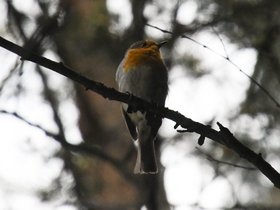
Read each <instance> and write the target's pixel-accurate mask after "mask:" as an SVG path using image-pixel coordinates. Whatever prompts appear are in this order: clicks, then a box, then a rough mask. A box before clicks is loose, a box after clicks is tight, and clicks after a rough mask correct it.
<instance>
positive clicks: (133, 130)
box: [122, 108, 138, 140]
mask: <svg viewBox="0 0 280 210" xmlns="http://www.w3.org/2000/svg"><path fill="white" fill-rule="evenodd" d="M122 113H123V116H124V119H125V122H126V125H127V127H128V130H129V132H130V135H131V137H132V138H133V139H134V140H137V138H138V135H137V130H136V126H135V125H134V123H133V122H132V121H131V119H130V117H129V116H128V114H127V113H126V111H124V109H123V108H122Z"/></svg>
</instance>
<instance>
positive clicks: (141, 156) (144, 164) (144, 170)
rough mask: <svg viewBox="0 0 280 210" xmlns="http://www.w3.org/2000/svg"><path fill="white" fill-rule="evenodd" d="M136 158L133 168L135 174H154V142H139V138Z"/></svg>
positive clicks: (155, 167)
mask: <svg viewBox="0 0 280 210" xmlns="http://www.w3.org/2000/svg"><path fill="white" fill-rule="evenodd" d="M136 147H137V158H136V164H135V167H134V173H135V174H156V173H157V172H158V170H157V163H156V156H155V146H154V140H153V139H148V140H146V141H141V139H140V138H139V139H138V140H137V144H136Z"/></svg>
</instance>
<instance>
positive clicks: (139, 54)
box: [123, 48, 162, 73]
mask: <svg viewBox="0 0 280 210" xmlns="http://www.w3.org/2000/svg"><path fill="white" fill-rule="evenodd" d="M156 62H162V60H161V56H160V52H159V50H158V49H151V48H140V49H130V50H129V51H128V52H127V55H126V58H125V61H124V64H123V68H124V72H126V73H127V72H129V71H130V70H133V69H135V68H137V66H141V65H149V63H156Z"/></svg>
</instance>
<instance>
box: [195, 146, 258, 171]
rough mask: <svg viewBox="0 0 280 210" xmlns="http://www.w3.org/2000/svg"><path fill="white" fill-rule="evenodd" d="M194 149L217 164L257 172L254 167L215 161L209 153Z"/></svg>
mask: <svg viewBox="0 0 280 210" xmlns="http://www.w3.org/2000/svg"><path fill="white" fill-rule="evenodd" d="M195 149H197V151H198V152H199V153H201V154H202V155H204V156H205V157H206V158H207V159H208V160H209V161H212V162H216V163H218V164H225V165H229V166H233V167H236V168H242V169H246V170H257V169H256V168H255V167H249V166H242V165H238V164H235V163H230V162H227V161H223V160H217V159H215V158H213V157H212V156H211V155H210V154H209V153H207V152H205V151H203V150H201V149H200V148H198V147H195Z"/></svg>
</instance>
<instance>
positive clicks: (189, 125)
mask: <svg viewBox="0 0 280 210" xmlns="http://www.w3.org/2000/svg"><path fill="white" fill-rule="evenodd" d="M0 46H1V47H3V48H5V49H7V50H9V51H11V52H13V53H15V54H17V55H19V56H21V59H22V60H28V61H31V62H34V63H36V64H38V65H41V66H44V67H46V68H48V69H51V70H53V71H55V72H57V73H59V74H62V75H64V76H66V77H68V78H69V79H72V80H73V81H75V82H78V83H80V84H82V85H84V86H85V88H86V89H87V90H92V91H94V92H96V93H98V94H100V95H101V96H103V97H104V98H107V99H110V100H114V101H120V102H123V103H127V104H129V105H132V106H133V107H135V109H136V110H140V111H142V112H151V113H153V114H156V115H158V116H159V117H162V118H167V119H170V120H172V121H174V122H175V123H176V124H175V126H174V128H177V127H178V126H181V127H183V128H185V129H187V131H188V132H195V133H198V134H200V135H201V136H202V137H207V138H209V139H212V140H213V141H215V142H217V143H219V144H222V145H224V146H226V147H227V148H229V149H231V150H232V151H234V152H235V153H237V154H238V155H239V156H240V157H242V158H244V159H246V160H247V161H249V162H250V163H251V164H253V165H254V166H255V167H256V168H258V169H259V170H260V171H261V172H262V173H263V174H264V175H265V176H266V177H267V178H268V179H269V180H270V181H271V182H272V183H273V184H274V186H275V187H277V188H279V189H280V174H279V173H278V172H277V171H276V170H275V169H274V168H273V167H272V166H271V165H270V164H269V163H268V162H266V161H265V160H264V159H263V158H262V156H261V155H260V154H257V153H255V152H254V151H252V150H250V149H249V148H248V147H246V146H245V145H243V144H242V143H241V142H239V141H238V140H237V139H236V138H235V137H234V136H233V135H232V133H231V132H230V131H229V130H228V129H227V128H225V127H223V126H222V125H221V124H220V123H218V126H219V128H220V131H217V130H214V129H212V128H211V127H209V126H207V125H203V124H201V123H199V122H195V121H193V120H191V119H190V118H187V117H185V116H183V115H182V114H180V113H179V112H176V111H173V110H170V109H168V108H165V107H158V106H157V105H155V104H151V103H148V102H147V101H145V100H143V99H141V98H138V97H135V96H132V95H129V94H126V93H121V92H118V91H117V90H115V89H113V88H109V87H106V86H105V85H103V84H102V83H100V82H95V81H93V80H90V79H88V78H86V77H84V76H82V75H80V74H78V73H76V72H75V71H73V70H72V69H70V68H68V67H66V66H65V65H63V64H62V63H57V62H54V61H52V60H49V59H47V58H45V57H42V56H38V55H36V54H34V53H32V52H30V51H28V50H26V49H24V48H22V47H20V46H18V45H16V44H14V43H12V42H10V41H8V40H6V39H4V38H2V37H0ZM83 148H84V150H87V146H85V147H83Z"/></svg>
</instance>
